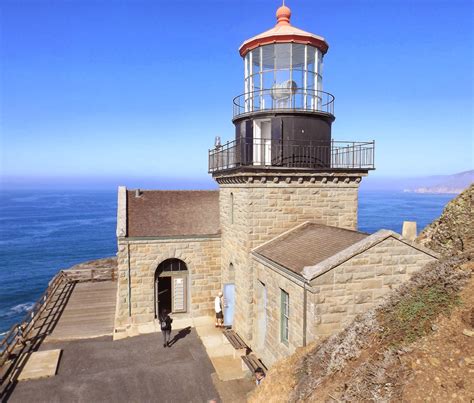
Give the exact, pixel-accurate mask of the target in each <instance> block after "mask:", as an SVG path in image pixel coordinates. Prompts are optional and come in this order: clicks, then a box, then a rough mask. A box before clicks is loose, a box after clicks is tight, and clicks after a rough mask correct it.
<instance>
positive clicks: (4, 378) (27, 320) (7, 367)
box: [0, 267, 117, 397]
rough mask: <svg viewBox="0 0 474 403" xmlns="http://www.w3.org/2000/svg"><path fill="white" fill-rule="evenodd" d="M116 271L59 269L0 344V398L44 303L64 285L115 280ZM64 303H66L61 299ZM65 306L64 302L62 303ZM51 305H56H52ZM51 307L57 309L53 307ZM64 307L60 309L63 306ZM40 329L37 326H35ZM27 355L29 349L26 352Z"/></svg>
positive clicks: (43, 308)
mask: <svg viewBox="0 0 474 403" xmlns="http://www.w3.org/2000/svg"><path fill="white" fill-rule="evenodd" d="M116 278H117V274H116V269H115V268H110V267H104V268H94V269H78V270H61V271H60V272H58V273H57V274H56V275H55V276H54V277H53V279H52V280H51V281H50V282H49V284H48V287H47V288H46V290H45V291H44V293H43V294H42V295H41V297H40V298H39V299H38V300H37V301H36V303H35V304H34V305H33V307H32V308H31V309H30V310H29V311H28V312H27V314H26V315H25V317H24V318H23V320H22V321H21V322H20V323H17V324H14V325H13V326H12V327H11V328H10V330H9V331H8V332H7V333H6V334H5V336H4V337H3V339H2V340H1V341H0V397H2V392H3V391H4V389H5V388H6V385H7V384H8V383H9V381H10V380H11V378H12V372H14V369H15V368H16V366H17V365H16V363H17V361H19V360H20V356H21V355H24V354H25V353H24V350H25V346H26V345H27V343H29V342H30V341H31V339H34V338H35V337H36V336H37V334H36V333H35V330H36V329H35V328H36V327H37V326H35V325H36V324H37V322H38V320H39V319H40V317H42V316H43V315H42V313H43V312H44V311H45V309H46V307H47V306H48V304H49V303H50V302H51V300H52V299H53V297H54V296H55V295H56V294H61V292H62V290H63V289H64V287H65V286H68V285H73V284H74V283H79V282H87V281H92V282H94V281H115V279H116ZM64 301H67V300H64ZM63 304H65V302H63ZM53 305H57V301H56V303H53ZM54 308H57V307H56V306H55V307H54ZM63 308H64V307H63ZM40 322H41V321H40ZM39 326H41V325H39ZM27 350H28V351H26V353H29V352H30V351H29V350H30V349H27Z"/></svg>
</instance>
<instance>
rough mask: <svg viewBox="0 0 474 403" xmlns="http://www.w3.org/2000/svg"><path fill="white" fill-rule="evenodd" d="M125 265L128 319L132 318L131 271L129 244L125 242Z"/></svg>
mask: <svg viewBox="0 0 474 403" xmlns="http://www.w3.org/2000/svg"><path fill="white" fill-rule="evenodd" d="M127 265H128V317H129V318H131V317H132V300H131V297H132V284H131V283H132V281H131V278H130V275H131V270H130V244H129V243H128V242H127Z"/></svg>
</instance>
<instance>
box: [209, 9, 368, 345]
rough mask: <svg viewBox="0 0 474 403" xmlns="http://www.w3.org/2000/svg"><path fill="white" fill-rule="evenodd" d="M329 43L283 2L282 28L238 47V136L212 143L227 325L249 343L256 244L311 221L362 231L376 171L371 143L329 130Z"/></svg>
mask: <svg viewBox="0 0 474 403" xmlns="http://www.w3.org/2000/svg"><path fill="white" fill-rule="evenodd" d="M328 49H329V46H328V44H327V42H326V40H325V39H324V38H323V37H321V36H318V35H315V34H313V33H310V32H306V31H304V30H302V29H299V28H296V27H295V26H293V25H292V23H291V10H290V9H289V7H287V6H285V5H283V6H281V7H280V8H278V10H277V12H276V25H275V26H274V27H273V28H271V29H269V30H267V31H265V32H263V33H261V34H259V35H256V36H253V37H251V38H250V39H247V40H245V41H244V42H243V43H242V45H241V46H240V48H239V54H240V56H241V57H242V59H243V66H244V68H243V70H244V77H243V93H242V94H240V95H238V96H236V97H235V98H234V99H233V116H232V122H233V123H234V125H235V137H234V138H233V139H232V140H230V141H228V142H226V143H224V144H222V143H221V141H220V139H218V140H216V143H215V146H214V147H213V148H211V149H210V150H209V156H208V157H209V173H210V174H212V176H213V178H214V179H215V180H216V181H217V183H218V184H219V206H220V207H219V209H220V213H219V214H220V217H219V218H220V225H221V237H222V238H221V266H222V283H223V288H224V292H225V293H226V297H227V298H228V299H229V300H231V301H235V304H234V303H233V304H232V306H233V307H234V309H233V311H232V312H229V313H228V315H226V318H227V319H226V322H227V323H226V324H228V325H231V326H233V328H234V329H236V331H237V332H238V333H239V334H240V335H241V336H242V338H243V339H244V340H245V341H246V342H247V343H248V344H249V345H251V346H252V345H253V343H256V342H257V341H256V338H258V337H256V336H255V329H256V328H258V325H257V324H256V323H254V318H255V317H256V316H257V315H256V312H255V306H254V304H253V301H254V300H255V295H256V292H257V291H258V288H259V287H260V285H259V284H258V281H257V273H255V267H254V262H253V260H252V258H251V253H252V250H253V249H254V248H256V247H258V246H260V245H262V244H264V243H265V242H268V241H269V240H271V239H273V238H275V237H277V236H281V234H284V233H285V231H288V230H290V229H291V228H294V227H295V226H297V225H299V224H302V223H304V222H307V221H310V222H314V223H317V224H322V225H326V226H332V227H339V228H345V229H351V230H356V229H357V209H358V188H359V184H360V181H361V180H362V178H363V177H364V176H366V175H367V174H368V172H369V170H372V169H374V142H373V141H337V140H334V139H333V137H332V133H331V130H332V124H333V122H334V121H335V115H334V108H335V97H334V96H333V95H332V94H331V93H329V92H326V91H325V89H323V60H324V58H325V57H326V54H327V52H328ZM344 140H346V139H344Z"/></svg>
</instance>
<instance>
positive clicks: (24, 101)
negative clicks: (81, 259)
mask: <svg viewBox="0 0 474 403" xmlns="http://www.w3.org/2000/svg"><path fill="white" fill-rule="evenodd" d="M280 4H281V3H280V2H279V1H273V0H272V1H270V0H262V1H255V0H253V1H242V0H240V1H233V0H226V1H207V0H200V1H199V2H198V1H166V2H165V1H158V0H153V1H147V0H140V1H131V0H129V1H118V0H102V1H99V0H97V1H93V0H88V1H84V0H80V1H79V0H77V1H76V0H68V1H66V0H64V1H59V0H56V1H54V0H49V1H42V0H37V1H23V0H3V1H2V2H1V5H0V11H1V15H0V18H1V21H0V26H1V28H0V29H1V38H0V40H1V44H0V58H1V65H0V74H1V82H0V85H1V87H0V91H1V98H0V107H1V110H0V112H1V121H0V124H1V126H0V130H1V132H0V133H1V137H0V147H1V154H0V171H1V176H2V180H3V182H4V184H6V185H7V186H8V185H22V186H31V187H35V186H39V185H47V184H54V183H56V184H63V185H64V184H66V185H68V186H79V185H80V186H82V187H88V186H91V187H92V186H115V185H118V184H126V185H128V186H139V187H153V186H163V187H176V188H189V187H191V188H193V187H194V188H196V187H197V188H199V187H208V186H212V185H213V182H212V180H211V179H210V178H209V175H208V174H207V150H208V148H209V147H211V146H212V145H213V141H214V137H215V136H217V135H219V136H221V138H222V139H224V140H230V139H232V138H233V135H234V130H233V125H232V122H231V118H232V98H233V97H234V96H236V95H238V94H240V93H242V92H243V62H242V60H241V58H240V56H239V54H238V51H237V49H238V47H239V45H240V44H241V42H242V41H243V40H245V39H247V38H249V37H251V36H253V35H255V34H258V33H260V32H262V31H264V30H266V29H268V28H270V27H272V26H273V25H274V24H275V17H274V15H275V10H276V8H277V7H278V6H279V5H280ZM287 5H288V6H289V7H290V8H291V9H292V13H293V15H292V23H293V25H295V26H297V27H299V28H302V29H305V30H308V31H311V32H314V33H316V34H318V35H321V36H324V37H325V38H326V40H327V41H328V43H329V46H330V48H329V52H328V54H327V55H326V57H325V63H324V72H323V83H324V89H325V90H326V91H328V92H331V93H333V94H334V95H335V97H336V101H335V115H336V122H335V123H334V125H333V137H334V138H335V139H339V140H372V139H375V140H376V166H377V170H376V171H375V172H373V173H371V174H370V178H374V180H377V178H378V179H380V178H384V177H411V176H424V175H437V174H450V173H455V172H460V171H465V170H468V169H472V167H473V36H474V35H473V28H472V17H473V6H472V2H471V1H458V0H445V1H436V0H398V1H384V0H377V1H371V0H370V1H369V0H365V1H362V0H350V1H349V0H347V1H341V0H336V1H335V0H331V1H329V0H328V1H325V0H321V1H319V0H318V1H314V0H312V1H308V0H288V1H287ZM367 180H371V179H367Z"/></svg>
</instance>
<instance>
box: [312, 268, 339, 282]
mask: <svg viewBox="0 0 474 403" xmlns="http://www.w3.org/2000/svg"><path fill="white" fill-rule="evenodd" d="M312 284H314V285H328V284H334V272H332V271H329V272H327V273H324V274H323V275H321V276H319V277H317V278H315V279H314V280H313V281H312Z"/></svg>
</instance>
